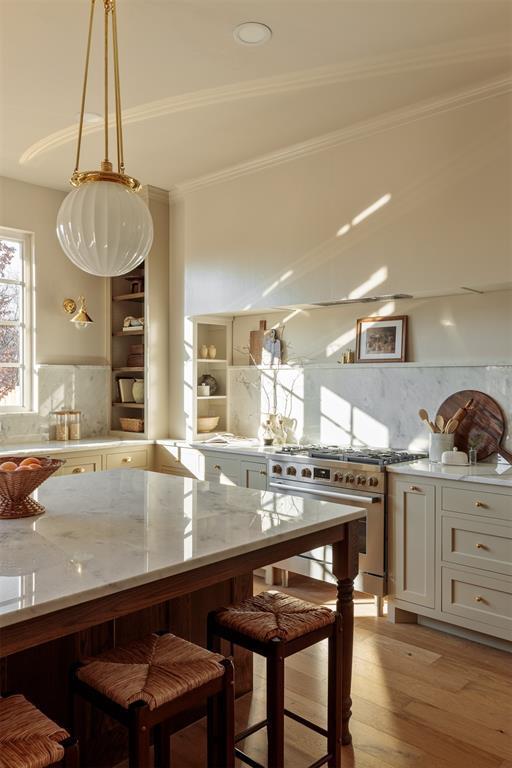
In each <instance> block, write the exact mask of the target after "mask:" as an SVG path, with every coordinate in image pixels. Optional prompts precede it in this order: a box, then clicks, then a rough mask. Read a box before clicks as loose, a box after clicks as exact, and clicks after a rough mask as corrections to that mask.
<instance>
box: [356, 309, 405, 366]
mask: <svg viewBox="0 0 512 768" xmlns="http://www.w3.org/2000/svg"><path fill="white" fill-rule="evenodd" d="M406 341H407V315H395V316H394V317H361V318H360V319H359V320H358V321H357V326H356V362H357V363H403V362H405V349H406V347H405V344H406Z"/></svg>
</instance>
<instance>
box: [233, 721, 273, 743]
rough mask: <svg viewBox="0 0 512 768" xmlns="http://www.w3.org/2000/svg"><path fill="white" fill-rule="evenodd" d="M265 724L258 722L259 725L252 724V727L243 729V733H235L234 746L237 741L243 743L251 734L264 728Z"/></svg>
mask: <svg viewBox="0 0 512 768" xmlns="http://www.w3.org/2000/svg"><path fill="white" fill-rule="evenodd" d="M266 724H267V720H266V719H265V720H260V721H259V723H254V725H250V726H249V727H248V728H245V729H244V730H243V731H240V733H237V734H236V736H235V744H237V743H238V742H239V741H243V740H244V739H246V738H247V737H248V736H250V735H251V734H253V733H256V731H260V730H261V729H262V728H265V726H266Z"/></svg>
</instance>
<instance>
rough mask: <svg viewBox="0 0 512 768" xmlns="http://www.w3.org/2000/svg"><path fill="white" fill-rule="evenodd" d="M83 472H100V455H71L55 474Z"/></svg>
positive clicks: (81, 473) (77, 473)
mask: <svg viewBox="0 0 512 768" xmlns="http://www.w3.org/2000/svg"><path fill="white" fill-rule="evenodd" d="M63 458H64V457H63ZM84 472H101V456H73V458H71V459H66V463H65V464H64V465H63V466H62V467H61V468H60V469H58V470H57V472H55V475H83V474H84Z"/></svg>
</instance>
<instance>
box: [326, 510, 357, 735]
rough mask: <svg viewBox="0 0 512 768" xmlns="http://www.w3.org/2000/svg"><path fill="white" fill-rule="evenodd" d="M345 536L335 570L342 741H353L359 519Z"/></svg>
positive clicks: (347, 527)
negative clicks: (340, 637) (339, 627)
mask: <svg viewBox="0 0 512 768" xmlns="http://www.w3.org/2000/svg"><path fill="white" fill-rule="evenodd" d="M343 529H344V538H343V539H342V540H341V541H337V542H335V543H334V544H333V547H332V549H333V572H334V575H335V576H336V578H337V580H338V587H337V601H336V610H337V611H338V613H339V614H341V619H342V624H343V640H342V661H341V674H342V688H341V690H342V703H341V712H342V714H341V718H342V736H341V739H342V744H343V745H347V744H350V743H351V742H352V736H351V735H350V729H349V721H350V717H351V715H352V698H351V695H350V694H351V688H352V657H353V648H354V577H355V576H356V574H357V571H358V565H359V563H358V560H359V543H358V537H357V522H355V523H345V525H344V526H343Z"/></svg>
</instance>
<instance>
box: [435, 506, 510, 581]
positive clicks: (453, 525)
mask: <svg viewBox="0 0 512 768" xmlns="http://www.w3.org/2000/svg"><path fill="white" fill-rule="evenodd" d="M442 559H443V560H444V561H445V562H449V563H459V564H460V565H469V566H473V567H476V568H481V569H483V570H484V571H494V572H495V573H503V574H505V575H507V574H508V575H511V576H512V527H508V526H502V525H492V524H491V523H489V522H488V521H487V520H486V519H485V518H482V517H477V516H472V515H468V516H467V517H466V516H465V517H450V516H449V515H445V516H443V518H442Z"/></svg>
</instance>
